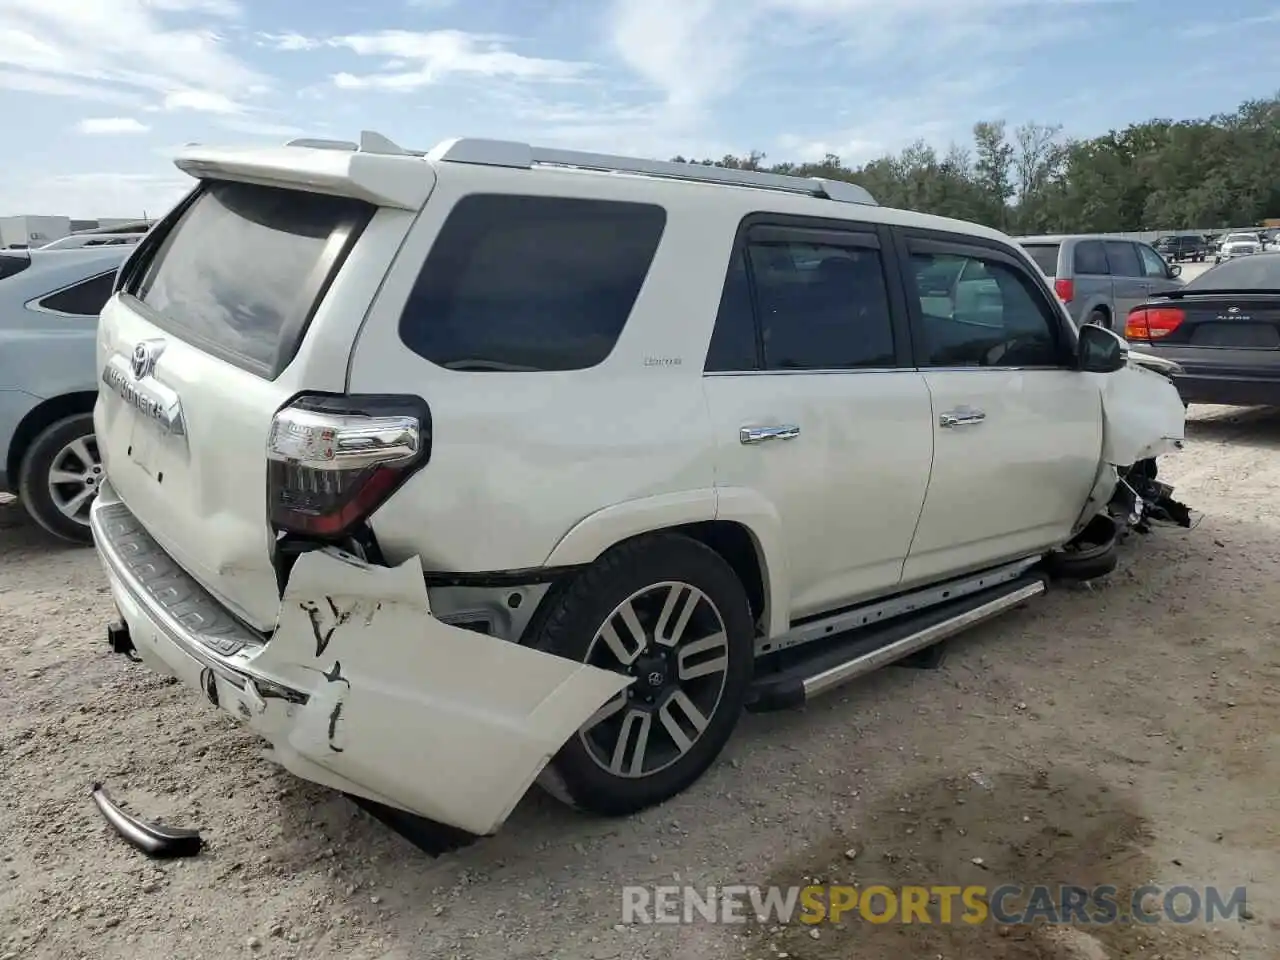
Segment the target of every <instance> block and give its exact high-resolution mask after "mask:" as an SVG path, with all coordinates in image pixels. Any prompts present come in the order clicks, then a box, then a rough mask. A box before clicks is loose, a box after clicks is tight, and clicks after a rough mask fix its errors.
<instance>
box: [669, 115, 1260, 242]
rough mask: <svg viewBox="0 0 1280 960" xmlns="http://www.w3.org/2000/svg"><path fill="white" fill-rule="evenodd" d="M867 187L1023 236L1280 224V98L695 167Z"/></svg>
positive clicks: (996, 127) (983, 126)
mask: <svg viewBox="0 0 1280 960" xmlns="http://www.w3.org/2000/svg"><path fill="white" fill-rule="evenodd" d="M676 159H677V160H679V161H682V162H690V163H701V164H707V165H718V166H725V167H733V168H737V169H743V170H770V171H773V172H775V173H787V174H792V175H794V176H802V177H827V178H829V179H838V180H848V181H851V182H854V183H859V184H861V185H862V186H864V187H866V188H867V189H868V190H870V191H871V194H872V195H873V196H874V197H875V198H876V200H877V201H878V202H879V203H881V204H882V205H884V206H893V207H902V208H905V209H909V210H919V211H922V212H926V213H935V214H939V215H942V216H948V217H957V218H959V219H963V220H972V221H977V222H979V223H984V224H987V225H988V226H993V227H997V228H999V229H1002V230H1009V231H1016V232H1019V233H1049V232H1062V233H1094V232H1098V233H1102V232H1128V231H1136V230H1178V229H1189V228H1212V227H1233V226H1244V225H1246V224H1256V223H1260V222H1261V221H1262V220H1263V219H1266V218H1269V217H1280V94H1278V95H1276V96H1273V97H1270V98H1264V99H1260V100H1250V101H1246V102H1245V103H1242V104H1241V105H1240V106H1239V107H1238V108H1237V109H1236V110H1235V111H1234V112H1232V113H1225V114H1219V115H1217V116H1213V117H1209V118H1208V119H1202V120H1170V119H1152V120H1148V121H1146V122H1143V123H1137V124H1131V125H1130V126H1128V127H1125V128H1124V129H1123V130H1111V131H1108V132H1107V133H1104V134H1101V135H1099V136H1096V137H1092V138H1089V139H1083V140H1069V139H1067V138H1065V137H1064V136H1063V132H1062V127H1061V126H1059V125H1048V124H1040V123H1025V124H1023V125H1022V126H1019V127H1018V128H1016V129H1015V130H1014V131H1013V135H1012V141H1010V138H1009V134H1008V129H1007V126H1006V124H1005V122H1004V121H1003V120H996V121H990V120H986V121H981V122H979V123H976V124H974V127H973V141H972V143H971V144H970V145H968V146H965V145H958V144H953V145H952V146H951V147H950V149H949V150H948V151H947V152H946V153H945V155H939V153H938V151H937V150H935V149H934V148H933V147H931V146H929V145H927V144H925V143H924V142H917V143H914V144H912V145H911V146H909V147H907V148H906V149H905V150H903V151H901V152H899V153H897V154H894V155H891V156H885V157H881V158H879V159H877V160H873V161H871V162H870V163H866V164H864V165H862V166H861V167H848V166H845V165H844V164H843V163H842V161H841V159H840V158H839V157H837V156H831V155H828V156H826V157H824V158H823V159H822V160H820V161H817V162H809V163H774V164H771V165H766V164H765V155H764V154H763V153H760V152H759V151H752V152H750V153H748V154H747V155H746V156H745V157H734V156H728V157H723V158H722V159H720V160H715V161H712V160H689V161H686V160H684V158H683V157H677V158H676Z"/></svg>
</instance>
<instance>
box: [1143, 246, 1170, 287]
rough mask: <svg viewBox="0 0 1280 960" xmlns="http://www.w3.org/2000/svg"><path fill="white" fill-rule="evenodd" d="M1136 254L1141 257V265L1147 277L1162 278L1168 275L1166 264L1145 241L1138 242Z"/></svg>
mask: <svg viewBox="0 0 1280 960" xmlns="http://www.w3.org/2000/svg"><path fill="white" fill-rule="evenodd" d="M1138 254H1139V255H1140V256H1141V257H1142V267H1143V269H1144V270H1145V271H1146V273H1147V276H1148V277H1158V278H1160V279H1164V278H1165V277H1167V276H1168V275H1169V267H1168V264H1166V263H1165V262H1164V260H1162V259H1161V257H1160V254H1158V253H1156V252H1155V251H1154V250H1152V249H1151V248H1150V247H1148V246H1147V245H1146V244H1145V243H1140V244H1138Z"/></svg>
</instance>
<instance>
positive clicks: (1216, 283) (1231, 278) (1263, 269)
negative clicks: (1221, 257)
mask: <svg viewBox="0 0 1280 960" xmlns="http://www.w3.org/2000/svg"><path fill="white" fill-rule="evenodd" d="M1184 289H1186V290H1195V291H1197V292H1198V291H1201V290H1267V291H1271V290H1280V253H1266V254H1259V255H1256V256H1252V257H1243V258H1241V259H1239V260H1228V261H1227V262H1226V263H1224V264H1221V265H1220V266H1216V267H1213V268H1212V269H1209V270H1206V271H1205V272H1204V273H1202V274H1200V276H1198V277H1196V278H1195V279H1193V280H1191V281H1189V282H1188V283H1187V285H1186V287H1185V288H1184Z"/></svg>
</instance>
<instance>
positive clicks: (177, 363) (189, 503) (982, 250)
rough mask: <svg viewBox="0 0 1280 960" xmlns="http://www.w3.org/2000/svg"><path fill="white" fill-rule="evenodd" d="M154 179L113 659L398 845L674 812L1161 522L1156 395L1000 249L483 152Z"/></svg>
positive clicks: (1115, 343)
mask: <svg viewBox="0 0 1280 960" xmlns="http://www.w3.org/2000/svg"><path fill="white" fill-rule="evenodd" d="M177 163H178V166H179V167H180V168H181V169H182V170H184V171H185V172H187V173H188V174H190V175H192V176H193V177H195V178H196V179H197V181H198V182H197V184H196V185H195V187H194V189H193V190H192V192H191V193H190V195H189V196H188V197H187V198H186V199H185V200H184V201H183V202H182V203H181V204H179V205H178V207H176V208H175V209H174V210H173V211H172V212H171V213H170V214H169V215H168V216H167V217H166V218H165V219H164V220H163V221H162V222H161V223H160V224H159V225H157V226H156V227H155V229H153V230H152V231H151V233H150V234H148V236H147V237H146V238H145V239H144V240H143V242H142V243H141V244H140V245H139V246H138V248H137V249H136V251H135V252H134V253H133V254H132V255H131V256H130V258H129V260H128V261H127V262H126V264H125V265H124V267H123V268H122V270H121V272H120V275H119V278H118V280H117V283H116V291H115V293H114V294H113V295H112V298H111V300H110V301H109V302H108V304H107V306H106V308H105V309H104V311H103V313H102V319H101V323H100V327H99V334H98V363H99V370H100V379H101V382H100V396H99V399H98V403H97V407H96V413H95V417H96V420H95V426H96V430H97V436H98V442H99V446H100V449H101V451H102V454H103V457H104V465H105V470H106V476H107V483H106V484H104V486H103V488H102V492H101V494H100V496H99V497H98V498H97V500H96V501H95V504H94V506H93V511H92V529H93V532H94V536H95V539H96V543H97V549H98V551H99V553H100V554H101V557H102V560H103V562H104V565H105V567H106V571H107V574H108V577H109V580H110V585H111V590H112V593H113V595H114V599H115V603H116V605H117V607H118V608H119V612H120V615H121V620H120V621H119V622H117V623H115V624H113V625H112V626H111V628H110V629H109V631H108V632H109V637H110V639H111V641H112V644H113V646H114V647H115V648H116V649H118V650H123V651H126V652H133V651H136V653H137V655H138V656H139V657H140V658H141V659H143V660H145V661H146V662H148V663H150V664H151V665H153V666H154V667H156V668H159V669H163V670H166V671H168V672H170V673H172V674H174V675H176V676H177V677H179V678H181V679H182V680H183V681H185V682H186V683H187V684H189V685H190V686H192V687H193V688H195V689H196V690H199V691H201V692H202V693H203V695H204V696H206V697H207V698H208V699H209V700H210V701H212V702H213V703H214V704H216V705H218V706H219V707H221V708H222V709H224V710H227V711H229V712H230V713H231V714H232V715H234V716H237V717H239V718H242V719H243V721H244V722H245V723H246V724H247V725H248V726H250V727H251V728H252V729H253V730H255V731H257V732H258V733H259V734H261V735H262V736H263V737H265V738H266V739H267V740H268V741H270V743H271V744H272V746H273V749H274V756H275V757H276V758H277V759H278V761H279V762H280V763H282V764H283V765H284V766H285V767H287V768H288V769H289V770H291V771H293V772H294V773H295V774H297V775H298V776H301V777H304V778H306V779H309V780H313V781H316V782H318V783H321V784H326V785H328V786H330V787H333V788H335V789H337V790H341V791H344V792H346V793H348V794H350V795H352V796H354V797H356V798H361V799H362V801H363V802H365V803H370V802H371V803H373V804H375V805H380V806H381V807H382V808H383V809H389V810H391V811H398V812H399V813H398V814H397V815H403V814H405V813H407V814H408V815H410V816H413V817H416V818H419V822H425V823H430V822H435V823H438V824H445V825H448V826H449V827H452V828H455V829H456V830H458V831H462V832H464V833H465V834H466V835H470V836H476V835H484V834H489V833H492V832H493V831H495V830H497V829H498V827H499V826H500V825H501V824H502V823H503V821H504V820H505V819H506V818H507V817H508V815H509V814H510V812H511V810H512V809H513V807H514V806H515V805H516V803H517V802H518V801H519V800H520V798H521V796H522V795H523V794H524V793H525V792H526V791H527V790H528V788H529V787H530V785H531V784H533V783H534V782H535V781H537V782H540V783H542V784H544V785H545V786H546V787H547V788H548V789H549V790H550V791H551V792H553V793H555V794H556V795H558V796H559V797H561V798H562V799H565V800H567V801H569V802H571V803H573V804H574V805H576V806H578V807H580V808H583V809H587V810H591V811H596V812H599V813H604V814H624V813H627V812H629V811H635V810H639V809H641V808H644V807H647V806H649V805H652V804H655V803H658V802H661V801H662V800H664V799H666V798H669V797H671V796H673V795H674V794H676V793H678V792H679V791H681V790H683V789H685V788H686V787H688V786H689V785H690V784H691V783H693V781H695V780H696V779H697V778H698V777H699V776H700V775H701V774H702V773H703V772H704V771H705V770H706V769H707V768H708V766H709V765H710V764H711V763H712V762H713V761H714V760H715V758H716V756H717V755H718V754H719V753H720V751H721V749H722V748H723V747H724V745H725V743H726V741H727V739H728V738H729V736H730V733H731V731H732V730H733V728H734V725H735V723H736V721H737V720H738V717H739V715H740V713H741V711H742V710H743V709H744V708H747V709H768V708H773V707H780V706H788V705H794V704H800V703H803V702H804V701H806V700H807V699H809V698H811V697H813V696H815V695H817V694H819V693H821V692H823V691H825V690H828V689H830V688H832V687H834V686H836V685H838V684H840V683H842V682H844V681H847V680H849V679H851V678H853V677H856V676H859V675H861V674H864V673H866V672H867V671H869V670H871V669H874V668H876V667H878V666H881V665H883V664H887V663H890V662H893V661H895V660H902V659H904V658H907V657H909V656H911V655H913V654H917V653H919V652H920V651H923V650H924V649H925V648H927V647H929V646H930V645H932V644H935V643H936V642H938V641H940V640H942V639H943V638H944V637H946V636H947V635H949V634H952V633H954V632H956V631H957V630H960V629H962V628H964V627H966V626H968V625H970V624H973V623H975V622H977V621H980V620H983V619H986V618H988V617H991V616H994V615H995V614H998V613H999V612H1001V611H1003V610H1006V609H1008V608H1010V607H1012V606H1014V605H1016V604H1019V603H1021V602H1022V601H1025V600H1027V599H1029V598H1031V597H1032V596H1034V595H1036V594H1038V593H1040V592H1042V591H1043V590H1044V589H1045V585H1046V583H1047V582H1048V581H1049V580H1050V579H1052V578H1053V577H1054V576H1057V575H1062V576H1074V577H1076V578H1077V579H1087V578H1089V577H1092V576H1096V575H1098V574H1100V573H1103V572H1106V571H1107V570H1109V569H1110V568H1111V566H1112V565H1113V564H1114V549H1113V548H1114V543H1115V540H1116V537H1117V534H1118V532H1123V530H1124V529H1125V528H1126V525H1128V524H1138V523H1142V522H1144V518H1147V517H1149V516H1151V515H1152V513H1153V511H1155V512H1159V511H1160V510H1162V509H1163V508H1162V507H1160V503H1161V502H1166V501H1167V493H1168V490H1169V488H1167V487H1166V486H1164V485H1163V484H1161V483H1159V482H1158V481H1155V480H1154V470H1153V469H1152V466H1153V464H1154V458H1155V457H1156V456H1158V455H1160V454H1163V453H1165V452H1167V451H1170V450H1174V449H1177V448H1179V447H1180V446H1181V443H1182V436H1183V421H1184V411H1183V405H1182V403H1181V401H1180V400H1179V399H1178V394H1177V391H1176V390H1175V389H1174V387H1173V385H1172V384H1171V383H1170V382H1169V381H1168V379H1167V378H1166V377H1164V376H1162V375H1161V374H1160V373H1158V372H1153V371H1152V370H1149V369H1146V368H1143V367H1140V366H1138V365H1137V364H1136V363H1134V362H1131V359H1132V358H1130V357H1129V354H1128V349H1127V346H1126V344H1125V343H1124V341H1123V340H1122V339H1120V338H1119V337H1117V336H1116V335H1115V334H1113V333H1111V332H1109V331H1107V330H1105V329H1103V328H1100V327H1094V326H1091V327H1084V328H1082V329H1081V330H1079V331H1077V330H1076V329H1075V328H1073V326H1072V325H1071V323H1070V321H1069V319H1068V317H1067V316H1066V314H1065V313H1064V312H1063V308H1062V306H1061V305H1060V304H1059V303H1058V301H1057V300H1056V299H1055V297H1054V295H1053V291H1052V290H1050V289H1049V288H1048V287H1047V286H1046V284H1045V281H1044V278H1043V277H1042V276H1041V274H1040V273H1039V271H1038V270H1037V269H1036V267H1035V265H1034V263H1032V262H1031V261H1030V260H1029V259H1028V258H1027V255H1026V254H1025V253H1024V252H1023V251H1022V250H1021V248H1020V247H1018V245H1017V244H1016V243H1014V242H1013V241H1011V240H1010V239H1009V238H1008V237H1006V236H1004V235H1003V234H1001V233H998V232H996V231H993V230H989V229H986V228H984V227H980V226H975V225H973V224H968V223H962V222H959V221H955V220H947V219H942V218H938V217H931V216H924V215H921V214H918V213H911V212H906V211H901V210H890V209H885V208H883V207H880V206H878V205H877V204H876V203H875V201H874V200H873V199H872V198H871V196H870V195H868V194H867V192H866V191H865V190H863V189H862V188H860V187H858V186H855V185H852V184H849V183H844V182H832V181H824V180H820V179H801V178H795V177H784V176H778V175H772V174H763V173H754V172H748V171H737V170H723V169H718V168H710V167H703V166H697V165H686V164H680V163H662V162H655V161H645V160H634V159H629V158H622V157H609V156H602V155H597V154H587V153H576V152H572V151H562V150H545V149H539V148H531V147H530V146H528V145H527V144H520V143H510V142H503V141H493V140H470V139H462V140H451V141H448V142H445V143H442V144H440V145H439V146H437V147H436V148H435V149H433V150H431V151H430V152H428V153H425V154H423V153H417V152H411V151H406V150H402V149H400V148H399V147H397V146H396V145H395V144H393V143H391V142H390V141H388V140H386V139H385V138H383V137H380V136H378V135H376V134H368V133H367V134H365V135H363V137H362V141H361V142H360V143H359V144H356V143H342V142H332V141H315V140H308V141H294V142H293V143H291V144H288V145H286V146H284V147H280V148H268V149H246V150H239V149H225V150H223V149H213V148H206V147H193V148H189V149H188V151H187V152H186V153H184V154H183V155H182V156H181V157H180V158H179V159H178V161H177ZM1165 512H1166V513H1167V511H1165Z"/></svg>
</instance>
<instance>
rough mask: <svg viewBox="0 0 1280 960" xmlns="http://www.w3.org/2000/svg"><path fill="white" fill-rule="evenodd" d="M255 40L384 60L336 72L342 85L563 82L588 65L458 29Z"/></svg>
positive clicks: (406, 87) (398, 87) (394, 87)
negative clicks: (366, 68)
mask: <svg viewBox="0 0 1280 960" xmlns="http://www.w3.org/2000/svg"><path fill="white" fill-rule="evenodd" d="M259 40H260V42H262V43H264V44H266V45H267V46H270V47H273V48H274V49H276V50H314V49H317V48H319V47H330V48H339V49H346V50H349V51H351V52H352V53H354V54H356V55H357V56H361V57H378V58H381V59H382V60H383V64H382V66H383V69H382V70H381V71H380V72H377V73H365V74H361V73H351V72H345V71H344V72H342V73H339V74H337V75H335V76H334V77H333V83H334V84H335V85H336V86H338V87H340V88H342V89H345V90H388V91H396V92H409V91H413V90H420V89H422V88H423V87H428V86H432V85H433V84H437V83H440V82H442V81H444V80H448V79H451V78H454V77H463V76H466V77H484V78H500V79H515V80H523V81H546V82H551V81H568V80H574V79H577V78H578V77H580V76H582V74H583V73H585V72H586V71H587V70H588V69H589V65H588V64H586V63H580V62H575V61H569V60H550V59H544V58H541V57H526V56H523V55H522V54H519V53H516V52H514V51H513V50H511V49H509V41H508V39H507V38H505V37H501V36H491V35H487V34H475V33H467V32H465V31H463V30H428V31H413V30H379V31H376V32H372V33H356V34H349V35H346V36H339V37H328V38H324V39H318V38H313V37H305V36H301V35H299V34H294V33H286V34H261V35H259ZM388 61H390V62H388Z"/></svg>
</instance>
